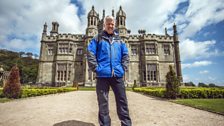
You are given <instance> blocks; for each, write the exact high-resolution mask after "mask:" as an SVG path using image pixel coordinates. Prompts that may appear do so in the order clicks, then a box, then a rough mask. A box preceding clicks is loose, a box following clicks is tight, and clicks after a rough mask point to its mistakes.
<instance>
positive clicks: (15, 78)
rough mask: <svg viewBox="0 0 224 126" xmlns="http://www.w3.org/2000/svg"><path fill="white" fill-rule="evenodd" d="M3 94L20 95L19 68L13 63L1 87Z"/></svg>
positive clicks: (9, 95) (12, 96) (10, 96)
mask: <svg viewBox="0 0 224 126" xmlns="http://www.w3.org/2000/svg"><path fill="white" fill-rule="evenodd" d="M3 94H4V95H5V96H6V97H7V98H19V97H21V94H22V93H21V83H20V76H19V68H18V67H17V66H16V65H15V66H13V67H12V69H11V71H10V74H9V78H8V80H7V81H6V83H5V85H4V87H3Z"/></svg>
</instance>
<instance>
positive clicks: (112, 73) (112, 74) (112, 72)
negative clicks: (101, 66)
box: [109, 38, 114, 77]
mask: <svg viewBox="0 0 224 126" xmlns="http://www.w3.org/2000/svg"><path fill="white" fill-rule="evenodd" d="M111 41H112V40H111V39H110V38H109V42H110V68H111V70H112V71H111V76H112V77H114V69H113V68H112V51H111V46H112V42H111Z"/></svg>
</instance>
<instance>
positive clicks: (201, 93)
mask: <svg viewBox="0 0 224 126" xmlns="http://www.w3.org/2000/svg"><path fill="white" fill-rule="evenodd" d="M134 91H135V92H142V93H144V94H147V95H152V96H156V97H161V98H164V97H165V88H149V87H147V88H134ZM178 98H186V99H189V98H224V89H223V88H180V94H179V95H178Z"/></svg>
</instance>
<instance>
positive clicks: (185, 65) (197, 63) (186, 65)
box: [182, 60, 213, 69]
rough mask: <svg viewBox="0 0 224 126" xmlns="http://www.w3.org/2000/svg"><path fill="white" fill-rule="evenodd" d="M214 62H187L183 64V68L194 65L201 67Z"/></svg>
mask: <svg viewBox="0 0 224 126" xmlns="http://www.w3.org/2000/svg"><path fill="white" fill-rule="evenodd" d="M211 64H213V63H212V61H206V60H205V61H195V62H194V63H186V64H182V69H185V68H192V67H201V66H208V65H211Z"/></svg>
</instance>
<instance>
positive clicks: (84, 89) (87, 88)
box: [78, 86, 132, 91]
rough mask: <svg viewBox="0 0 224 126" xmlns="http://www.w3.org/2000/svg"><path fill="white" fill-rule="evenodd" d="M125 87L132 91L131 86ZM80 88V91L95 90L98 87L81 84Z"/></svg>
mask: <svg viewBox="0 0 224 126" xmlns="http://www.w3.org/2000/svg"><path fill="white" fill-rule="evenodd" d="M125 89H126V91H132V88H130V87H126V88H125ZM78 90H79V91H95V90H96V87H81V86H80V87H79V89H78ZM110 90H112V89H111V88H110Z"/></svg>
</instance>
